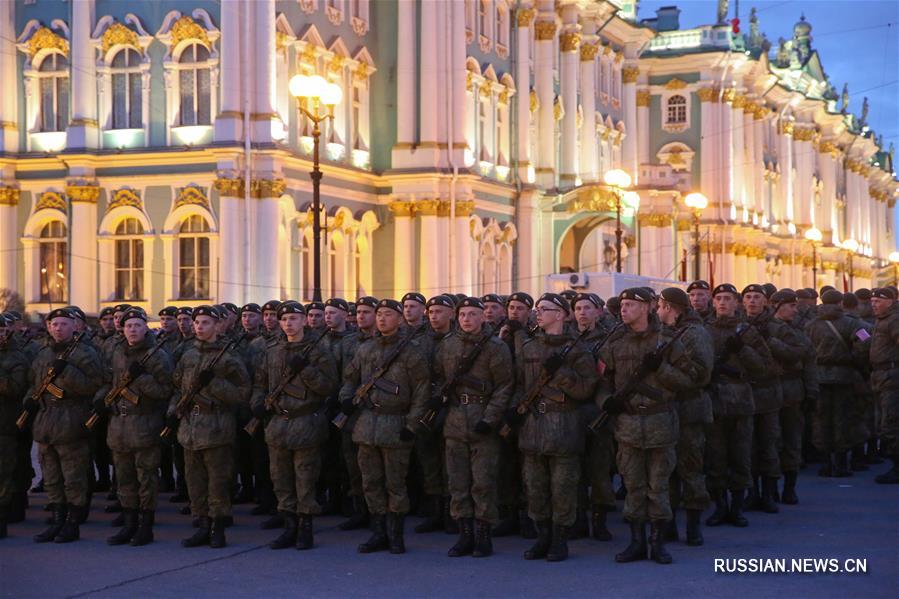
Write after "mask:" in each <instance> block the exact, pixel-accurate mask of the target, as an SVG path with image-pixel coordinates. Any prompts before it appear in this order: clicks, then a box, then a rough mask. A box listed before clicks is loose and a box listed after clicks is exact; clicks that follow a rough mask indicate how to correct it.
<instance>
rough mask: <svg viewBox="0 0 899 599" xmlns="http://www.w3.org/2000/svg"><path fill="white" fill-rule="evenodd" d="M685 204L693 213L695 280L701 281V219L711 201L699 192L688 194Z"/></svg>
mask: <svg viewBox="0 0 899 599" xmlns="http://www.w3.org/2000/svg"><path fill="white" fill-rule="evenodd" d="M684 204H686V205H687V207H688V208H690V209H691V210H692V211H693V278H694V280H699V279H700V278H701V276H700V270H701V268H702V262H701V258H700V255H699V253H700V249H699V218H700V217H701V216H702V211H703V210H705V209H706V207H707V206H708V205H709V199H708V198H707V197H705V196H704V195H702V194H701V193H699V192H694V193H688V194H687V197H685V198H684Z"/></svg>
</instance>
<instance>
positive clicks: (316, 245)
mask: <svg viewBox="0 0 899 599" xmlns="http://www.w3.org/2000/svg"><path fill="white" fill-rule="evenodd" d="M288 89H289V90H290V95H292V96H293V97H295V98H296V99H297V104H298V107H299V110H300V114H302V115H304V116H305V117H306V118H307V119H309V120H310V121H312V172H311V173H309V177H310V178H311V179H312V251H313V257H312V265H313V266H312V299H313V301H317V302H320V301H321V300H322V272H321V269H322V265H321V235H322V228H321V220H320V218H321V214H320V212H321V180H322V171H321V169H320V168H319V138H320V137H321V127H320V125H321V123H322V121H324V120H325V119H332V120H333V119H334V107H335V106H336V105H338V104H340V100H341V99H342V98H343V91H342V90H341V89H340V86H339V85H337V84H336V83H328V82H327V80H325V78H324V77H322V76H321V75H312V76H311V77H310V76H308V75H294V76H293V77H292V78H291V80H290V83H289V84H288ZM322 107H324V108H325V111H324V112H323V111H322Z"/></svg>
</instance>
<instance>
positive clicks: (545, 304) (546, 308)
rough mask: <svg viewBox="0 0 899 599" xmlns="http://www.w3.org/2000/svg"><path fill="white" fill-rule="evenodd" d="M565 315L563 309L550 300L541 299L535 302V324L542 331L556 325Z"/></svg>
mask: <svg viewBox="0 0 899 599" xmlns="http://www.w3.org/2000/svg"><path fill="white" fill-rule="evenodd" d="M565 317H566V314H565V310H563V309H562V308H560V307H559V306H557V305H555V304H554V303H552V302H550V301H547V300H543V301H542V302H539V303H538V304H537V326H539V327H540V328H541V329H543V330H544V331H545V330H547V329H548V328H549V329H552V328H554V327H556V325H557V324H558V323H561V322H562V321H564V320H565Z"/></svg>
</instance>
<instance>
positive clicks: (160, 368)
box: [94, 309, 174, 547]
mask: <svg viewBox="0 0 899 599" xmlns="http://www.w3.org/2000/svg"><path fill="white" fill-rule="evenodd" d="M122 322H123V323H124V325H125V342H126V344H125V345H123V346H121V347H120V349H119V350H118V351H116V352H115V354H114V355H113V360H112V364H111V371H112V372H111V375H112V380H111V383H110V384H107V385H105V386H104V387H103V388H102V389H100V391H99V392H98V393H97V394H96V396H95V398H94V411H95V412H96V413H97V414H104V413H106V412H109V413H110V414H111V417H110V419H109V426H108V429H107V430H108V432H107V438H106V442H107V444H108V445H109V448H110V449H111V450H112V457H113V463H114V465H115V470H116V483H117V493H118V498H119V502H120V503H121V505H122V512H123V514H124V526H123V527H122V529H121V530H120V531H119V532H118V533H116V534H115V535H113V536H111V537H110V538H109V539H107V541H106V542H107V543H108V544H110V545H124V544H126V543H131V545H132V546H135V547H137V546H139V545H146V544H148V543H151V542H152V541H153V524H154V520H155V515H156V496H157V491H158V486H159V473H158V469H159V464H160V460H161V447H160V443H159V433H160V431H161V430H162V427H163V424H164V420H165V418H164V416H165V410H166V406H167V403H168V400H169V398H170V397H171V395H172V370H173V368H174V366H173V365H172V359H171V357H170V356H169V355H168V353H167V352H166V351H165V349H164V347H165V341H164V340H163V341H158V342H156V343H157V344H159V346H160V347H159V348H158V349H157V348H155V347H154V340H153V337H152V336H151V335H148V334H147V333H148V329H147V317H146V315H145V314H144V313H143V312H140V311H138V310H133V309H132V310H128V311H127V312H125V314H124V315H123V316H122ZM123 381H127V382H126V383H125V384H124V386H122V387H121V388H120V386H121V385H122V383H123ZM114 389H115V390H118V393H117V394H116V396H115V397H114V398H112V401H111V403H110V404H108V405H107V403H106V398H107V396H108V394H109V393H110V392H111V390H114Z"/></svg>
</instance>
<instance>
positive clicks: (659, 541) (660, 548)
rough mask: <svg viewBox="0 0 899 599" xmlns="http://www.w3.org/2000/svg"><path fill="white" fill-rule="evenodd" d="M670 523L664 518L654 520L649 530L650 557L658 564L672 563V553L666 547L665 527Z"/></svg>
mask: <svg viewBox="0 0 899 599" xmlns="http://www.w3.org/2000/svg"><path fill="white" fill-rule="evenodd" d="M667 527H668V523H667V522H665V521H664V520H653V521H652V522H651V524H650V531H649V559H651V560H652V561H654V562H655V563H657V564H670V563H671V561H672V560H671V554H670V553H668V550H667V549H665V532H664V531H665V529H666V528H667Z"/></svg>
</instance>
